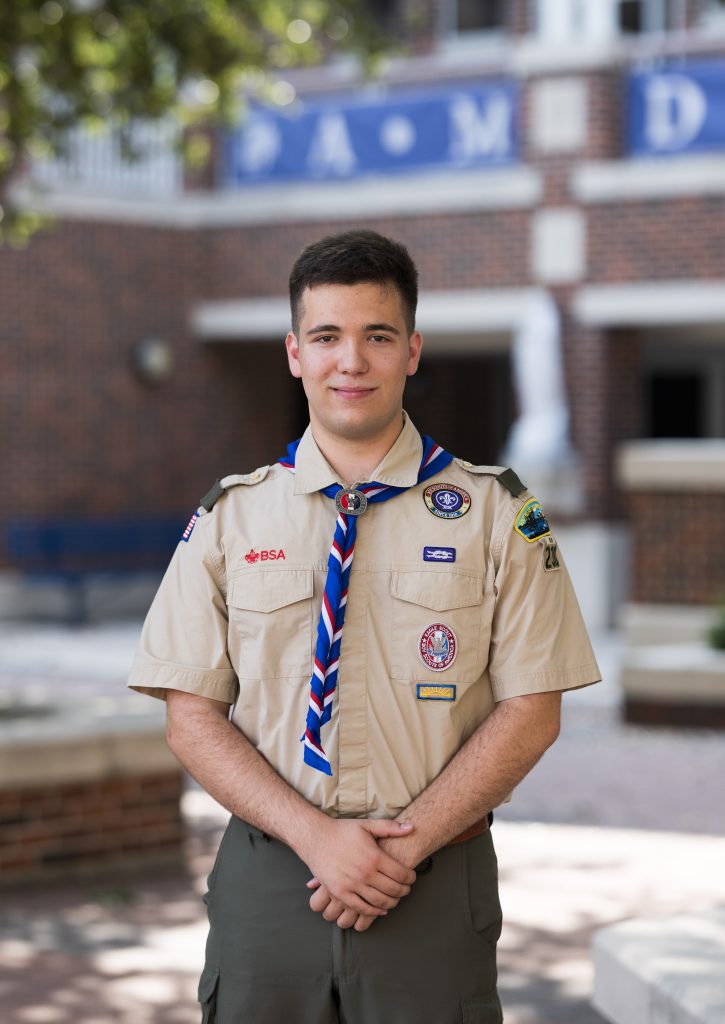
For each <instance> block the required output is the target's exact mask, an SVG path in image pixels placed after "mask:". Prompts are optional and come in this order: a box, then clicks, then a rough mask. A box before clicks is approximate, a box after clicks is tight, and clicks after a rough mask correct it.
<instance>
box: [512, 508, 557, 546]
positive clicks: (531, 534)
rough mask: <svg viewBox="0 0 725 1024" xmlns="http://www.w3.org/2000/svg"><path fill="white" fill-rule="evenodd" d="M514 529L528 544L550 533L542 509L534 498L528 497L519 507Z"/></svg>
mask: <svg viewBox="0 0 725 1024" xmlns="http://www.w3.org/2000/svg"><path fill="white" fill-rule="evenodd" d="M514 530H516V532H517V533H520V534H521V536H522V537H523V538H524V540H525V541H528V543H529V544H531V543H533V541H535V540H538V539H539V537H546V536H548V535H549V534H550V533H551V528H550V527H549V524H548V522H547V520H546V516H545V515H544V510H543V509H542V507H541V505H540V504H539V503H538V501H537V500H536V498H529V500H528V501H527V502H526V504H525V505H524V507H523V508H522V509H521V511H520V512H519V515H518V518H517V520H516V522H515V523H514Z"/></svg>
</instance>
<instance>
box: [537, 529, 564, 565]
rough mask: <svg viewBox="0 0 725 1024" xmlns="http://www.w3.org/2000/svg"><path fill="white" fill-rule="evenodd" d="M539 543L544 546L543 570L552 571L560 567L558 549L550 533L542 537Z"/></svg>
mask: <svg viewBox="0 0 725 1024" xmlns="http://www.w3.org/2000/svg"><path fill="white" fill-rule="evenodd" d="M541 543H542V544H543V546H544V572H554V570H555V569H561V562H560V561H559V551H558V549H557V546H556V541H555V540H554V538H553V537H552V536H551V535H549V536H548V537H542V538H541Z"/></svg>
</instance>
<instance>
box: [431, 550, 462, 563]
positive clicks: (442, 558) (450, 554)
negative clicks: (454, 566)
mask: <svg viewBox="0 0 725 1024" xmlns="http://www.w3.org/2000/svg"><path fill="white" fill-rule="evenodd" d="M455 560H456V549H455V548H428V547H425V548H423V561H424V562H455Z"/></svg>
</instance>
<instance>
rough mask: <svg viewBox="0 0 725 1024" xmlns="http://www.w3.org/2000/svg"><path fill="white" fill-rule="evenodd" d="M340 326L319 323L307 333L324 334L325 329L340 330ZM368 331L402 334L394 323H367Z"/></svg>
mask: <svg viewBox="0 0 725 1024" xmlns="http://www.w3.org/2000/svg"><path fill="white" fill-rule="evenodd" d="M339 330H340V327H339V326H338V325H337V324H317V326H316V327H311V328H310V329H309V331H307V332H306V333H307V334H322V333H324V332H325V331H329V332H333V331H339ZM365 330H366V331H387V332H388V333H390V334H398V335H399V334H400V331H399V330H398V328H397V327H393V325H392V324H386V323H379V324H365Z"/></svg>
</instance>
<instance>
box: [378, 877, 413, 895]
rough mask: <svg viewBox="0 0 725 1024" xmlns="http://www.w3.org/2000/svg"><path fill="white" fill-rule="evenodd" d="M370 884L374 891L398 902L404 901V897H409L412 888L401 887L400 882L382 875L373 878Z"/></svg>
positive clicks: (408, 886) (407, 886)
mask: <svg viewBox="0 0 725 1024" xmlns="http://www.w3.org/2000/svg"><path fill="white" fill-rule="evenodd" d="M369 884H370V885H372V887H373V888H374V889H377V890H378V891H379V892H381V893H383V895H384V896H390V897H392V898H393V899H394V900H396V901H397V900H400V899H402V898H403V896H407V895H408V893H409V892H410V890H411V888H412V887H411V886H410V885H401V883H400V882H394V881H393V880H392V879H391V878H388V876H387V875H383V874H380V873H378V874H377V875H375V877H374V878H371V879H370V882H369Z"/></svg>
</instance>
